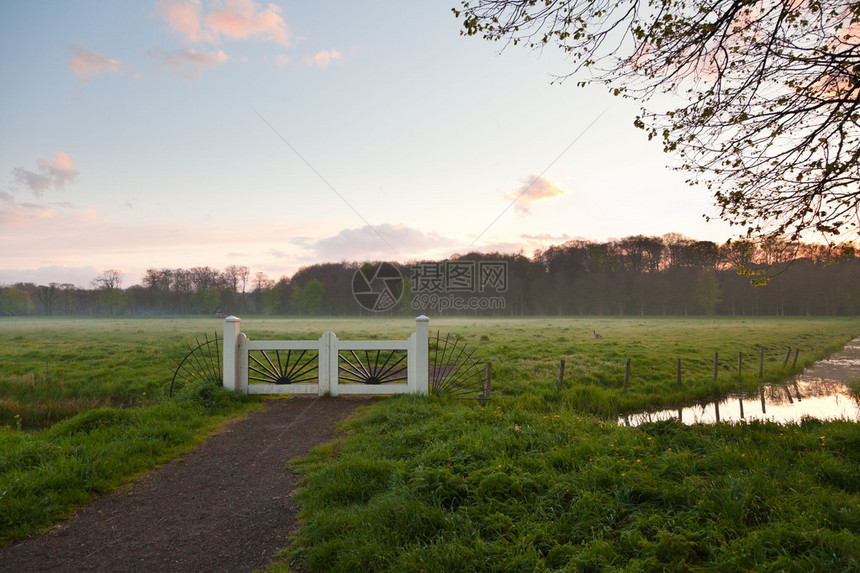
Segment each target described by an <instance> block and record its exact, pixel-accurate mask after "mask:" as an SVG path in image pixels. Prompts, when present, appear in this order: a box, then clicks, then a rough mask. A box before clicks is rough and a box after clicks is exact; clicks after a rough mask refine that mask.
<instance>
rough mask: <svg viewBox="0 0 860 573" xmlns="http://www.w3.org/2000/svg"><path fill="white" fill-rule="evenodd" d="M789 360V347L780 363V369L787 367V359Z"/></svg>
mask: <svg viewBox="0 0 860 573" xmlns="http://www.w3.org/2000/svg"><path fill="white" fill-rule="evenodd" d="M789 358H791V346H789V347H788V350H786V351H785V358H784V359H783V361H782V367H783V368H785V367H786V366H787V365H788V359H789Z"/></svg>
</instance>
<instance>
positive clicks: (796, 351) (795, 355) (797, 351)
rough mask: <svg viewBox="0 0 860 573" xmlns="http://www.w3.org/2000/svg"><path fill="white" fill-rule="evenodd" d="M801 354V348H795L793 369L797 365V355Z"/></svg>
mask: <svg viewBox="0 0 860 573" xmlns="http://www.w3.org/2000/svg"><path fill="white" fill-rule="evenodd" d="M798 354H800V348H795V349H794V361H793V362H792V363H791V368H792V370H793V369H794V368H795V367H796V366H797V355H798Z"/></svg>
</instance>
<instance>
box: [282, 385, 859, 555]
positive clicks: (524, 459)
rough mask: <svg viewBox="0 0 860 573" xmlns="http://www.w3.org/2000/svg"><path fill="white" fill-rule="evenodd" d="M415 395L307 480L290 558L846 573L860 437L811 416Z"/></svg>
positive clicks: (855, 533)
mask: <svg viewBox="0 0 860 573" xmlns="http://www.w3.org/2000/svg"><path fill="white" fill-rule="evenodd" d="M510 405H511V409H510V410H508V408H506V407H502V406H499V405H495V406H492V407H487V408H480V407H474V406H468V405H464V404H460V403H444V402H439V401H434V400H428V399H421V398H413V397H403V398H397V399H392V400H389V401H387V402H385V403H383V404H380V405H379V406H377V407H375V408H374V409H372V410H371V411H368V412H365V413H364V415H363V416H362V417H361V418H360V419H357V420H354V421H353V422H351V423H350V424H349V425H348V426H347V427H346V429H347V430H348V437H347V438H346V439H344V440H343V441H342V442H341V443H340V444H338V446H337V447H336V448H333V447H331V446H327V447H324V448H320V449H319V450H318V451H316V452H314V454H313V455H311V456H309V457H308V458H306V459H304V460H302V461H301V462H299V463H297V464H295V466H294V467H295V468H297V469H298V470H300V471H301V472H303V473H304V474H305V475H306V476H307V477H306V480H305V483H304V486H305V487H304V489H303V490H302V491H301V493H300V496H299V501H300V504H301V506H302V527H301V530H300V532H299V534H298V536H297V538H296V539H295V543H294V545H293V549H292V551H291V552H290V553H289V554H288V556H287V558H286V561H300V562H303V563H304V564H305V566H306V567H307V568H308V569H310V570H311V571H561V570H567V571H616V570H617V571H622V570H623V571H687V570H711V571H750V570H764V571H849V570H857V568H858V567H860V481H858V480H857V475H858V469H860V431H858V427H857V424H856V423H849V422H828V423H821V422H817V421H812V420H808V421H805V422H804V423H803V424H802V425H790V426H785V427H783V426H780V425H777V424H772V423H751V424H745V425H726V424H720V425H714V426H704V425H700V426H693V427H688V426H684V425H682V424H680V423H678V422H676V421H669V422H660V423H653V424H646V425H643V426H641V427H638V428H625V427H619V426H616V425H615V424H612V423H604V422H602V421H600V420H598V419H596V418H594V417H590V416H586V415H577V414H576V413H575V412H571V411H561V412H560V413H556V414H553V413H550V411H548V410H546V411H543V412H541V411H534V410H533V409H531V408H528V407H522V406H520V405H519V404H518V403H517V402H512V403H510Z"/></svg>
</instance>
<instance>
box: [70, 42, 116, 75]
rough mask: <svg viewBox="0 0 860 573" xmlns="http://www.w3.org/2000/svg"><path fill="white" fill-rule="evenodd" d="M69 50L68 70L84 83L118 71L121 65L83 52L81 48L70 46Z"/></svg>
mask: <svg viewBox="0 0 860 573" xmlns="http://www.w3.org/2000/svg"><path fill="white" fill-rule="evenodd" d="M71 50H72V54H73V55H72V59H71V60H69V69H71V70H72V71H73V72H75V75H76V76H78V79H80V80H81V81H84V82H86V81H89V79H90V78H92V77H95V76H99V75H102V74H110V73H113V72H116V71H119V69H120V66H121V65H122V64H121V63H120V62H119V61H118V60H112V59H110V58H108V57H106V56H102V55H101V54H97V53H95V52H93V51H90V50H85V49H84V48H82V47H81V46H72V47H71Z"/></svg>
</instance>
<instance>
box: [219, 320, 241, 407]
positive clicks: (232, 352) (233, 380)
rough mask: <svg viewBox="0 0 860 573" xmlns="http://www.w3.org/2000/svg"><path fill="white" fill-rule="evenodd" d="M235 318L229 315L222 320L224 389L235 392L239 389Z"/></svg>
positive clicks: (237, 336)
mask: <svg viewBox="0 0 860 573" xmlns="http://www.w3.org/2000/svg"><path fill="white" fill-rule="evenodd" d="M241 321H242V319H241V318H239V317H237V316H233V315H230V316H228V317H227V318H225V319H224V340H223V343H224V381H223V382H224V389H226V390H232V391H234V392H235V391H236V390H238V389H239V387H238V382H239V379H238V377H237V374H238V368H239V361H238V360H237V358H238V356H237V355H238V352H239V331H240V328H239V323H240V322H241Z"/></svg>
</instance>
